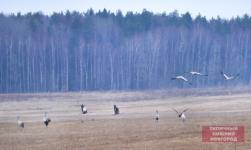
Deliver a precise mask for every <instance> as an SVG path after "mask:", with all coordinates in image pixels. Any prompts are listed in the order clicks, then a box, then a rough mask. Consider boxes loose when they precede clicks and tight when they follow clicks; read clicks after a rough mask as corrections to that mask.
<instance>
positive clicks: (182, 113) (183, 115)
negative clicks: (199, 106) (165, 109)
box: [173, 108, 189, 122]
mask: <svg viewBox="0 0 251 150" xmlns="http://www.w3.org/2000/svg"><path fill="white" fill-rule="evenodd" d="M188 109H189V108H187V109H185V110H183V111H182V112H181V113H179V112H178V111H177V110H176V109H173V110H174V111H175V112H176V113H177V114H178V117H179V118H181V120H182V121H183V122H185V120H186V115H185V112H186V111H187V110H188Z"/></svg>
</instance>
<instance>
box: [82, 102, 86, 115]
mask: <svg viewBox="0 0 251 150" xmlns="http://www.w3.org/2000/svg"><path fill="white" fill-rule="evenodd" d="M81 111H82V114H87V108H86V106H85V105H83V104H82V105H81Z"/></svg>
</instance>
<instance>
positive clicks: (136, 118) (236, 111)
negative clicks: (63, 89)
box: [0, 88, 251, 150]
mask: <svg viewBox="0 0 251 150" xmlns="http://www.w3.org/2000/svg"><path fill="white" fill-rule="evenodd" d="M82 103H83V104H85V105H86V106H87V109H88V113H87V115H82V114H81V110H80V105H81V104H82ZM114 104H116V105H117V106H118V107H119V108H120V112H121V114H119V115H116V116H115V115H113V105H114ZM172 108H175V109H177V110H179V111H181V110H183V109H185V108H189V110H188V111H187V112H186V115H187V120H186V121H185V122H184V123H183V122H182V121H181V120H180V119H179V118H178V117H177V114H176V113H175V112H174V111H173V110H172ZM156 110H158V111H159V113H160V120H159V121H155V120H154V117H155V111H156ZM44 112H47V113H48V117H50V118H51V119H52V122H51V124H49V126H48V127H45V126H44V124H43V116H44ZM17 116H20V119H21V120H22V121H23V122H24V123H25V127H24V128H20V127H18V126H17ZM207 125H242V126H244V127H245V142H244V143H237V144H236V149H238V150H244V149H247V150H248V149H251V89H248V88H245V89H233V90H230V89H203V90H194V89H191V90H156V91H131V92H130V91H121V92H117V91H110V92H104V91H100V92H76V93H74V92H71V93H39V94H1V95H0V149H1V150H45V149H46V150H106V149H114V150H121V149H130V150H131V149H135V150H160V149H167V150H168V149H173V150H211V149H221V150H231V149H233V150H234V149H235V144H234V143H203V142H202V137H201V130H202V126H207Z"/></svg>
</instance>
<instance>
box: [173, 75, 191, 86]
mask: <svg viewBox="0 0 251 150" xmlns="http://www.w3.org/2000/svg"><path fill="white" fill-rule="evenodd" d="M171 80H181V81H184V82H187V83H188V84H190V85H192V83H190V82H188V79H187V78H185V77H184V76H176V77H172V78H171Z"/></svg>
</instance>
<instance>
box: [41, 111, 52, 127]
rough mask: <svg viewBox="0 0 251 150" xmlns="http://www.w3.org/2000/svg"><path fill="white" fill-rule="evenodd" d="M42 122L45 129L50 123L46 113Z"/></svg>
mask: <svg viewBox="0 0 251 150" xmlns="http://www.w3.org/2000/svg"><path fill="white" fill-rule="evenodd" d="M43 121H44V124H45V126H46V127H47V126H48V125H49V123H50V122H51V119H50V118H48V117H47V112H45V113H44V117H43Z"/></svg>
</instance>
